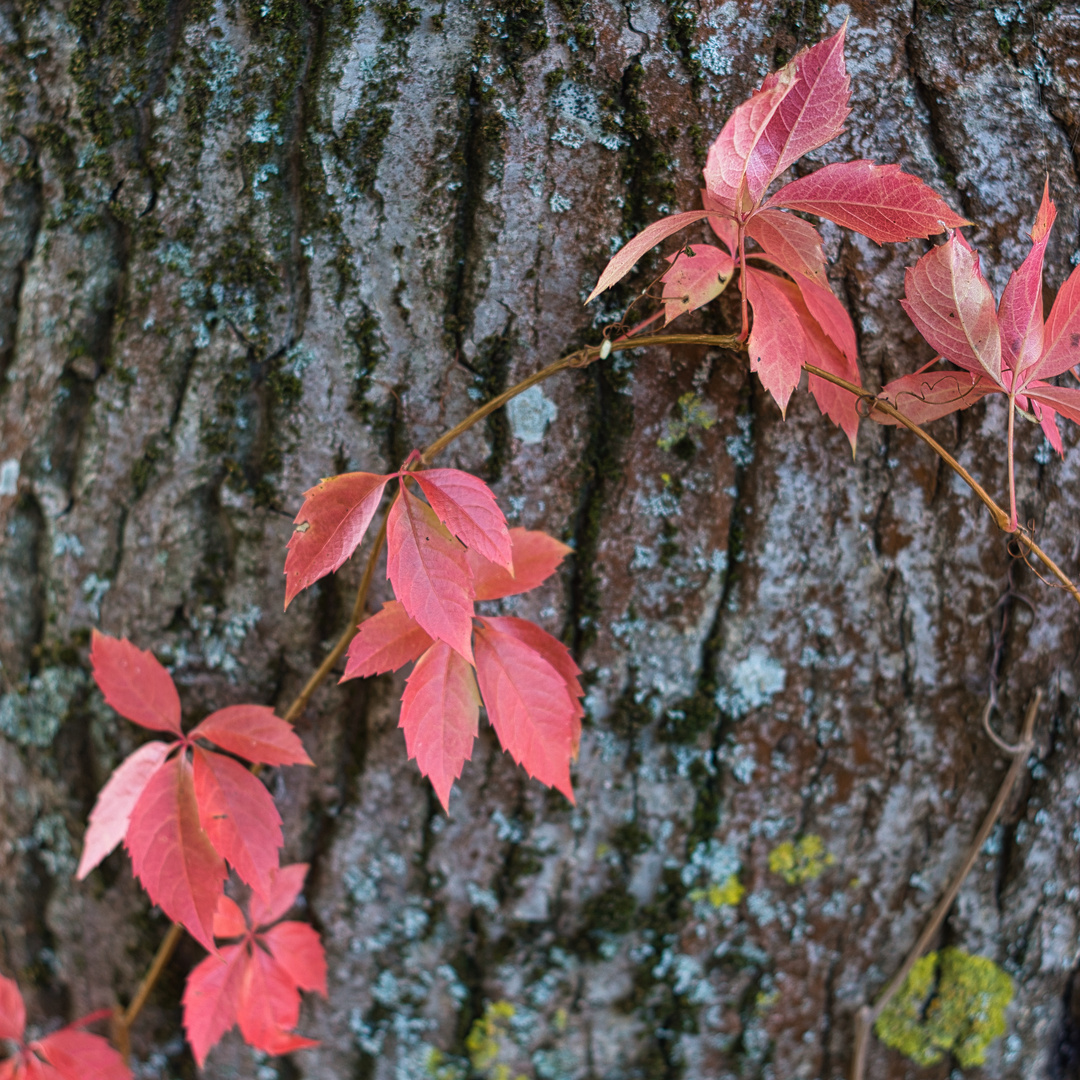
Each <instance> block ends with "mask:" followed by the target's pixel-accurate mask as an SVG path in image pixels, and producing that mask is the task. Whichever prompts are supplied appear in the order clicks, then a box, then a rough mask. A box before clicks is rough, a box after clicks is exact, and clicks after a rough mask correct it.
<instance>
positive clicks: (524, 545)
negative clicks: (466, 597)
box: [467, 527, 573, 600]
mask: <svg viewBox="0 0 1080 1080" xmlns="http://www.w3.org/2000/svg"><path fill="white" fill-rule="evenodd" d="M510 543H511V548H512V551H513V553H514V573H513V574H512V575H511V574H508V573H507V572H506V570H505V569H504V568H503V567H501V566H496V565H495V564H494V563H492V562H489V561H488V560H487V559H485V558H483V557H482V556H480V555H477V554H475V553H474V552H468V553H467V554H468V559H469V565H470V566H471V567H472V572H473V593H474V595H475V596H476V599H477V600H501V599H502V598H503V597H504V596H516V595H517V594H518V593H524V592H529V591H530V590H532V589H535V588H536V587H537V586H538V585H542V584H543V583H544V582H545V581H547V579H548V578H549V577H551V575H552V574H554V573H555V571H556V570H557V569H558V568H559V564H560V563H561V562H562V561H563V559H565V558H566V556H567V555H569V554H570V552H571V551H572V550H573V549H572V548H570V547H567V545H566V544H563V543H560V542H559V541H558V540H556V539H555V538H554V537H553V536H548V534H547V533H546V532H542V531H540V530H539V529H522V528H520V527H517V528H513V529H511V530H510Z"/></svg>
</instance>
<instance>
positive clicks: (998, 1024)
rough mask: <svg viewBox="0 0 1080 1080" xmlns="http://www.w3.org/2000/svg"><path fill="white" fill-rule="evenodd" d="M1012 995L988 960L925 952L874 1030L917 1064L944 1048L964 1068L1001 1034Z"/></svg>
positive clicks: (978, 1059) (932, 1059) (960, 953)
mask: <svg viewBox="0 0 1080 1080" xmlns="http://www.w3.org/2000/svg"><path fill="white" fill-rule="evenodd" d="M939 960H940V962H939ZM935 983H936V985H935ZM1012 996H1013V984H1012V979H1010V978H1009V976H1008V975H1006V974H1005V972H1004V971H1002V970H1001V968H999V967H998V966H997V964H995V963H994V962H993V961H992V960H988V959H987V958H986V957H984V956H972V955H971V954H970V953H966V952H964V951H963V950H961V949H953V948H948V949H944V950H942V952H941V954H940V958H939V955H938V953H936V952H932V953H928V954H927V955H926V956H924V957H923V958H922V959H921V960H919V961H917V962H916V964H915V966H914V967H913V968H912V969H911V973H910V974H909V975H908V977H907V979H905V980H904V985H903V986H902V987H901V988H900V990H899V992H898V993H897V995H896V997H894V998H893V999H892V1001H890V1002H889V1004H888V1006H886V1008H885V1009H884V1010H883V1011H882V1013H881V1016H879V1017H878V1020H877V1023H876V1024H875V1025H874V1032H875V1033H876V1034H877V1037H878V1038H879V1039H880V1040H881V1041H882V1042H883V1043H885V1045H886V1046H891V1047H893V1049H895V1050H899V1051H900V1053H902V1054H904V1055H906V1056H907V1057H909V1058H911V1060H912V1061H914V1062H915V1063H916V1064H918V1065H933V1064H935V1063H936V1062H938V1061H941V1059H942V1058H943V1057H944V1056H945V1054H947V1053H948V1054H951V1055H952V1056H953V1057H955V1058H956V1060H957V1061H958V1062H959V1063H960V1065H961V1066H962V1067H963V1068H969V1067H970V1066H972V1065H982V1064H983V1062H984V1061H985V1060H986V1048H987V1046H989V1045H990V1043H991V1042H993V1041H994V1039H996V1038H998V1036H1000V1035H1004V1034H1005V1009H1006V1007H1007V1006H1008V1004H1009V1002H1010V1001H1012Z"/></svg>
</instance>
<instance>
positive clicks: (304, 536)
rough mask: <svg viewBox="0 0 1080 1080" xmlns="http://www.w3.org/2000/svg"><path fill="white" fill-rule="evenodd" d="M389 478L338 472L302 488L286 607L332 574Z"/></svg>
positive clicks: (349, 550)
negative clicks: (337, 474) (303, 489)
mask: <svg viewBox="0 0 1080 1080" xmlns="http://www.w3.org/2000/svg"><path fill="white" fill-rule="evenodd" d="M389 479H390V477H389V476H377V475H376V474H374V473H363V472H355V473H342V474H341V475H340V476H332V477H330V478H329V479H326V480H322V481H320V483H319V484H317V485H316V486H315V487H313V488H310V489H309V490H308V491H305V492H304V505H303V506H301V507H300V513H299V514H297V515H296V519H295V524H296V525H297V526H298V528H297V529H296V531H295V532H294V533H293V534H292V537H291V538H290V540H289V543H288V549H289V554H288V555H287V556H286V559H285V607H286V608H287V607H288V606H289V604H290V603H291V602H292V599H293V597H294V596H296V594H297V593H298V592H300V591H301V590H302V589H306V588H307V587H308V586H309V585H312V584H314V583H315V582H316V581H318V580H319V578H321V577H325V576H326V575H327V574H331V573H333V572H334V571H335V570H337V569H338V568H339V567H340V566H341V565H342V564H343V563H344V562H345V560H346V559H348V558H349V557H350V556H351V555H352V553H353V552H354V551H355V550H356V548H357V545H358V544H359V543H360V541H361V540H363V539H364V533H366V532H367V530H368V526H369V525H370V524H371V519H372V518H373V517H374V516H375V511H376V510H378V508H379V502H380V501H381V500H382V494H383V489H384V488H385V487H386V482H387V480H389Z"/></svg>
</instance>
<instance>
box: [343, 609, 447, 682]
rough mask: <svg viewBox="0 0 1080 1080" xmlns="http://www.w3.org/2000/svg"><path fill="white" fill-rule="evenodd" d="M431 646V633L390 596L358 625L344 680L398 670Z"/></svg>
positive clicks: (350, 648)
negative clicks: (380, 608)
mask: <svg viewBox="0 0 1080 1080" xmlns="http://www.w3.org/2000/svg"><path fill="white" fill-rule="evenodd" d="M430 647H431V635H430V634H428V633H427V631H426V630H424V628H423V627H422V626H421V625H420V624H419V623H418V622H417V621H416V620H415V619H413V618H412V617H411V616H410V615H409V614H408V612H406V610H405V609H404V608H403V607H402V606H401V604H400V603H398V601H397V600H388V601H387V602H386V603H385V604H383V606H382V611H378V612H376V613H375V614H374V615H372V616H371V618H369V619H365V620H364V621H363V622H362V623H361V624H360V626H359V627H358V628H357V633H356V637H354V638H353V639H352V642H351V643H350V644H349V652H348V657H349V659H348V661H347V662H346V664H345V674H344V675H342V676H341V680H340V681H341V682H344V681H345V680H346V679H357V678H360V679H366V678H370V677H371V676H372V675H381V674H383V672H385V671H397V670H398V668H402V667H404V666H405V665H406V664H409V663H411V662H412V661H413V660H415V659H416V658H417V657H418V656H420V655H421V653H423V652H425V651H426V650H427V649H429V648H430Z"/></svg>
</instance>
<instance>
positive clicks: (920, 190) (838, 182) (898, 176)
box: [765, 161, 971, 244]
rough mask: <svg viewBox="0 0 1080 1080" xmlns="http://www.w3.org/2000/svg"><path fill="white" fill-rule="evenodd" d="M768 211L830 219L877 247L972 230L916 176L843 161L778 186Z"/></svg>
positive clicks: (887, 167) (889, 167) (890, 167)
mask: <svg viewBox="0 0 1080 1080" xmlns="http://www.w3.org/2000/svg"><path fill="white" fill-rule="evenodd" d="M765 205H766V206H787V207H789V208H790V209H792V210H801V211H803V212H804V213H807V214H817V215H818V217H823V218H828V219H829V220H830V221H835V222H836V224H837V225H843V226H845V227H846V228H849V229H854V230H855V231H856V232H859V233H862V234H863V236H869V237H870V239H871V240H873V241H875V242H876V243H878V244H883V243H886V242H890V243H897V242H900V241H903V240H913V239H915V237H928V236H934V235H935V234H937V233H940V232H944V231H945V230H946V229H955V228H959V227H960V226H961V225H970V224H971V223H970V222H969V221H966V220H965V219H964V218H962V217H959V216H958V215H956V214H954V213H953V212H952V211H951V210H950V209H949V207H948V206H947V205H946V204H945V202H944V201H943V200H942V199H941V197H940V196H939V195H937V194H936V193H935V192H934V191H933V190H931V189H930V188H928V187H927V186H926V185H925V184H924V183H923V182H922V181H921V180H920V179H918V177H915V176H911V175H909V174H908V173H905V172H901V171H900V166H899V165H875V164H874V163H873V162H872V161H845V162H841V163H839V164H836V165H826V166H825V167H824V168H821V169H818V170H817V172H813V173H811V174H810V175H809V176H803V177H801V178H800V179H798V180H793V181H792V182H791V183H790V184H787V185H785V186H784V187H782V188H781V189H780V190H779V191H778V192H777V193H776V194H775V195H774V196H773V197H772V198H771V199H769V201H768V202H767V203H766V204H765Z"/></svg>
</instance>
